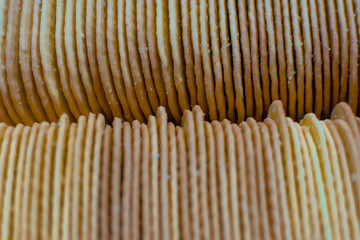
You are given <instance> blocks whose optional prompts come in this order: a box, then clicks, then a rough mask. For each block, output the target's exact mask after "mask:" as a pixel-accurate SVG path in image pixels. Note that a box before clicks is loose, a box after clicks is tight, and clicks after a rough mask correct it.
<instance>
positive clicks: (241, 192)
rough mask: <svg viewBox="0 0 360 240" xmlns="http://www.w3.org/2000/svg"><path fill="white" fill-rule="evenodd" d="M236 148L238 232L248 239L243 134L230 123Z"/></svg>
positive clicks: (248, 220) (248, 227) (236, 126)
mask: <svg viewBox="0 0 360 240" xmlns="http://www.w3.org/2000/svg"><path fill="white" fill-rule="evenodd" d="M231 128H232V131H233V134H234V139H235V149H236V172H237V173H238V174H237V180H236V184H237V186H238V201H239V203H238V204H239V212H238V214H239V217H240V219H239V221H240V233H241V238H242V239H250V234H251V233H250V230H251V228H250V219H249V208H248V202H247V193H248V191H247V181H246V179H247V176H246V160H245V159H246V158H245V145H244V139H243V135H242V134H241V130H240V128H239V126H238V125H236V124H232V126H231Z"/></svg>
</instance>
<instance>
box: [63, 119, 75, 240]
mask: <svg viewBox="0 0 360 240" xmlns="http://www.w3.org/2000/svg"><path fill="white" fill-rule="evenodd" d="M77 127H78V124H76V123H72V124H71V125H70V129H69V133H68V134H69V135H68V139H67V143H66V148H67V152H66V155H65V157H66V167H65V183H64V203H63V204H64V205H63V210H62V224H61V235H62V236H63V237H64V238H70V237H71V234H72V232H71V231H72V229H71V223H72V220H71V213H72V212H71V211H72V206H71V203H72V191H73V189H72V185H73V174H74V156H75V155H74V153H75V141H76V131H77Z"/></svg>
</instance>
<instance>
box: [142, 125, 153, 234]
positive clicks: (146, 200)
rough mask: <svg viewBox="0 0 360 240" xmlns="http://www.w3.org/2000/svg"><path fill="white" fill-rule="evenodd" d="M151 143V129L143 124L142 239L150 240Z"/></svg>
mask: <svg viewBox="0 0 360 240" xmlns="http://www.w3.org/2000/svg"><path fill="white" fill-rule="evenodd" d="M149 153H150V142H149V129H148V127H147V125H146V124H141V163H140V165H141V170H140V186H141V191H140V199H141V200H140V201H141V206H140V215H141V219H140V221H141V226H142V227H141V233H142V235H141V236H142V237H144V238H149V237H150V234H151V233H150V231H151V228H150V226H151V217H150V216H151V214H150V212H151V203H150V181H149V179H150V167H149V166H150V165H149V163H150V161H149V160H150V156H149Z"/></svg>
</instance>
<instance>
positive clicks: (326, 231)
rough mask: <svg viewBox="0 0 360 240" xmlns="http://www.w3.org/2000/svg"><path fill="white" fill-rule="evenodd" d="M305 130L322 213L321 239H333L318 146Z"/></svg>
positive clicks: (320, 212) (304, 128) (308, 130)
mask: <svg viewBox="0 0 360 240" xmlns="http://www.w3.org/2000/svg"><path fill="white" fill-rule="evenodd" d="M302 128H303V132H304V135H305V139H306V144H307V148H308V149H309V155H310V158H311V162H312V164H311V165H312V166H311V167H312V174H313V176H314V179H315V189H316V190H315V191H316V192H317V194H316V197H317V202H318V205H320V206H319V208H320V211H319V210H318V212H319V214H320V216H319V218H320V222H321V223H320V230H321V233H320V237H321V238H324V239H331V226H330V219H329V213H328V210H327V208H328V207H327V204H326V196H325V191H324V183H323V180H322V179H321V169H320V166H319V157H318V154H317V151H316V145H315V143H314V141H313V138H312V136H311V133H310V129H309V127H302ZM319 202H321V203H322V204H319Z"/></svg>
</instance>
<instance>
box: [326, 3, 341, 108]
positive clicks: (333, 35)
mask: <svg viewBox="0 0 360 240" xmlns="http://www.w3.org/2000/svg"><path fill="white" fill-rule="evenodd" d="M325 10H326V15H327V21H328V24H329V33H328V34H329V41H330V45H329V46H328V47H329V48H330V61H331V108H333V107H334V106H335V104H337V103H338V102H339V93H340V91H339V90H340V85H339V81H340V72H339V66H340V42H339V34H338V27H339V26H338V24H337V22H338V19H337V18H338V16H337V14H336V13H335V11H336V6H335V3H334V0H330V1H326V8H325Z"/></svg>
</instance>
